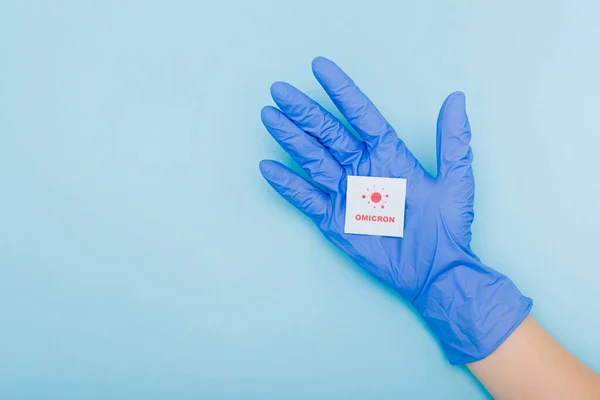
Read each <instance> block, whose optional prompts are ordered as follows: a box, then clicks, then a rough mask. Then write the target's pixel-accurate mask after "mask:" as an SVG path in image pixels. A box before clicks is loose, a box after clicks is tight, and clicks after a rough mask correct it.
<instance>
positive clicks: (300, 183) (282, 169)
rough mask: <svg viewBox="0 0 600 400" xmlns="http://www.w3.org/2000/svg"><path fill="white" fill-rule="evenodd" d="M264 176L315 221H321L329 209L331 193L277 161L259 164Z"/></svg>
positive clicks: (283, 195) (266, 161)
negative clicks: (328, 193)
mask: <svg viewBox="0 0 600 400" xmlns="http://www.w3.org/2000/svg"><path fill="white" fill-rule="evenodd" d="M259 167H260V172H261V174H262V176H263V177H264V178H265V179H266V180H267V182H269V184H270V185H271V186H272V187H273V189H275V191H276V192H277V193H279V194H280V195H281V196H282V197H283V198H284V199H286V200H287V201H289V202H290V203H291V204H292V205H293V206H294V207H296V208H297V209H298V210H300V211H302V212H303V213H304V214H306V215H307V216H308V217H310V218H311V219H312V220H313V221H315V222H318V221H321V220H322V219H323V218H324V217H325V215H326V214H327V210H328V209H329V204H330V199H329V195H327V194H326V193H325V192H323V191H322V190H320V189H319V188H317V187H316V186H315V185H313V184H312V183H310V182H308V181H307V180H306V179H304V178H302V177H301V176H299V175H298V174H296V173H295V172H293V171H291V170H290V169H289V168H287V167H286V166H284V165H282V164H281V163H279V162H277V161H272V160H263V161H261V162H260V164H259Z"/></svg>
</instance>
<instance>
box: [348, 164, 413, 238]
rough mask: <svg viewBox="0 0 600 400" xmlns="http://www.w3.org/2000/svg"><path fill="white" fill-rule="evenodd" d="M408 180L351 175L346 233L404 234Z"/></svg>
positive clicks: (400, 235)
mask: <svg viewBox="0 0 600 400" xmlns="http://www.w3.org/2000/svg"><path fill="white" fill-rule="evenodd" d="M405 204H406V179H402V178H377V177H372V176H348V186H347V190H346V224H345V226H344V232H345V233H357V234H362V235H375V236H393V237H403V236H404V206H405Z"/></svg>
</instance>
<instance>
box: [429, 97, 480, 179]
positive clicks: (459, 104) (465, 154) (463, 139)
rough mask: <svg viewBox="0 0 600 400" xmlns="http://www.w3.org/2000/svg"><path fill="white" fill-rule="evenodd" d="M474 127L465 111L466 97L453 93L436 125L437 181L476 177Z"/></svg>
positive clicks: (443, 106)
mask: <svg viewBox="0 0 600 400" xmlns="http://www.w3.org/2000/svg"><path fill="white" fill-rule="evenodd" d="M470 142H471V127H470V125H469V119H468V117H467V112H466V109H465V95H464V94H463V93H462V92H454V93H452V94H451V95H450V96H448V97H447V98H446V100H445V101H444V104H443V105H442V108H441V110H440V114H439V117H438V121H437V165H438V179H442V180H447V179H450V180H451V181H452V182H459V181H464V179H465V178H467V180H468V178H469V177H471V180H472V176H473V171H472V169H471V162H472V160H473V153H472V151H471V146H470Z"/></svg>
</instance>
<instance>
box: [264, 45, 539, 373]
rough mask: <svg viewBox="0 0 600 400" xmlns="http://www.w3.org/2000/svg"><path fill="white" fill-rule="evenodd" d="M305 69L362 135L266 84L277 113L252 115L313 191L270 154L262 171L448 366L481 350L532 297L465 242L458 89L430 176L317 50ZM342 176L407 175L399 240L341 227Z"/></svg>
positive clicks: (445, 108) (280, 86)
mask: <svg viewBox="0 0 600 400" xmlns="http://www.w3.org/2000/svg"><path fill="white" fill-rule="evenodd" d="M312 67H313V73H314V75H315V77H316V78H317V80H318V81H319V82H320V84H321V85H322V86H323V88H324V89H325V91H326V92H327V94H328V95H329V97H330V98H331V99H332V100H333V102H334V103H335V105H336V106H337V108H338V109H339V110H340V111H341V113H342V114H343V115H344V117H345V118H346V119H347V121H348V122H349V123H350V125H351V126H352V127H353V128H354V129H355V130H356V132H357V133H358V134H359V135H360V136H361V138H362V141H361V140H359V139H357V138H356V136H354V135H353V134H352V133H351V132H350V131H349V130H348V129H347V128H346V127H345V126H344V125H343V124H342V123H341V122H340V121H339V120H338V119H337V118H335V117H334V116H333V115H331V114H330V113H329V112H328V111H326V110H325V109H323V108H322V107H321V106H320V105H319V104H317V103H316V102H315V101H313V100H312V99H310V98H309V97H308V96H306V95H305V94H303V93H302V92H300V91H299V90H297V89H296V88H294V87H293V86H291V85H289V84H287V83H283V82H276V83H274V84H273V85H272V86H271V94H272V96H273V99H274V100H275V103H276V104H277V105H278V106H279V108H280V109H281V111H279V110H278V109H276V108H274V107H265V108H264V109H263V110H262V121H263V123H264V125H265V127H266V128H267V130H268V131H269V132H270V133H271V135H272V136H273V137H274V138H275V140H277V142H278V143H279V144H280V145H281V146H282V147H283V148H284V149H285V150H286V151H287V152H288V153H289V154H290V155H291V156H292V157H293V158H294V160H296V162H297V163H298V164H299V165H300V166H301V167H302V168H303V169H304V170H305V171H306V172H307V173H308V174H309V176H310V177H311V178H312V179H313V180H314V182H316V183H317V184H319V185H320V188H319V187H317V186H315V185H314V184H313V183H311V182H308V181H306V180H305V179H303V178H302V177H300V176H298V175H297V174H295V173H294V172H292V171H291V170H289V169H288V168H286V167H285V166H283V165H282V164H280V163H278V162H276V161H270V160H264V161H262V162H261V163H260V170H261V172H262V174H263V176H264V177H265V178H266V180H267V181H268V182H269V183H270V184H271V186H272V187H273V188H274V189H275V190H276V191H277V192H278V193H279V194H281V195H282V196H283V197H284V198H285V199H286V200H288V201H289V202H290V203H292V204H293V205H294V206H296V207H297V208H298V209H299V210H300V211H302V212H303V213H304V214H306V215H307V216H309V217H310V218H311V219H312V220H313V221H314V222H315V224H316V225H317V226H318V227H319V229H320V230H321V232H322V233H323V234H324V235H325V237H326V238H327V239H329V240H330V241H331V242H333V243H335V244H336V245H337V246H339V247H340V248H341V249H343V250H344V251H345V252H347V253H348V254H349V255H350V256H351V257H352V259H353V260H354V261H356V263H357V264H359V265H360V266H361V267H363V268H365V269H366V270H367V271H368V272H369V273H371V274H372V275H374V276H375V277H376V278H378V279H379V280H381V281H382V282H383V283H385V284H386V285H389V286H390V287H392V288H393V289H395V290H396V291H397V292H398V293H399V294H400V295H402V296H403V297H404V298H405V299H406V300H407V301H409V302H410V303H411V304H412V305H413V306H414V307H415V308H416V309H417V310H418V312H419V313H420V314H421V315H422V316H423V318H424V319H425V321H426V322H427V324H428V326H429V327H430V329H431V330H432V331H433V332H434V334H435V335H436V336H437V337H438V339H439V340H440V341H441V344H442V347H443V349H444V351H445V353H446V354H447V357H448V359H449V360H450V362H451V363H452V364H460V363H466V362H472V361H476V360H479V359H481V358H484V357H486V356H487V355H489V354H490V353H491V352H492V351H494V350H495V349H496V348H497V347H498V346H499V345H500V344H501V343H502V342H503V341H504V340H505V339H506V338H507V337H508V335H509V334H510V333H511V332H512V331H513V330H514V329H515V328H516V327H517V326H518V325H519V324H520V323H521V321H523V319H525V317H526V316H527V314H528V313H529V310H530V309H531V305H532V301H531V299H529V298H527V297H524V296H523V295H522V294H521V293H520V292H519V290H518V289H517V288H516V287H515V285H514V284H513V282H512V281H511V280H510V279H508V278H507V277H506V276H504V275H502V274H500V273H499V272H497V271H494V270H493V269H491V268H488V267H486V266H485V265H484V264H482V263H481V261H480V260H479V259H478V258H477V257H476V256H475V255H474V254H473V252H472V251H471V248H470V242H471V230H470V227H471V223H472V221H473V194H474V180H473V171H472V169H471V160H472V153H471V148H470V146H469V142H470V139H471V131H470V126H469V122H468V120H467V115H466V111H465V96H464V94H462V93H460V92H456V93H452V94H451V95H450V96H448V98H447V99H446V101H445V102H444V104H443V105H442V108H441V111H440V114H439V118H438V123H437V168H438V171H437V176H436V177H432V176H430V175H429V174H428V173H427V172H426V171H425V170H424V169H423V167H421V165H420V164H419V162H418V161H417V160H416V159H415V157H414V156H413V155H412V154H411V152H410V151H409V150H408V149H407V148H406V146H405V144H404V143H403V142H402V140H400V139H399V138H398V136H397V135H396V132H395V131H394V129H393V128H392V127H391V126H390V125H389V124H388V123H387V121H386V120H385V119H384V118H383V116H381V114H380V113H379V112H378V110H377V109H376V108H375V106H374V105H373V104H372V103H371V101H370V100H369V99H368V98H367V97H366V96H365V95H364V94H363V93H362V92H361V91H360V89H359V88H358V87H357V86H356V85H355V84H354V82H353V81H352V80H351V79H350V78H349V77H348V76H347V75H346V74H345V73H344V72H343V71H342V70H341V69H340V68H339V67H338V66H337V65H336V64H334V63H333V62H332V61H329V60H327V59H325V58H322V57H318V58H316V59H315V60H314V61H313V64H312ZM348 175H359V176H376V177H389V178H406V179H407V192H406V210H405V228H404V237H403V238H395V237H381V236H366V235H353V234H345V233H344V219H345V203H346V201H345V195H346V193H345V192H346V181H347V176H348Z"/></svg>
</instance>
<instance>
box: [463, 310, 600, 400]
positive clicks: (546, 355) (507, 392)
mask: <svg viewBox="0 0 600 400" xmlns="http://www.w3.org/2000/svg"><path fill="white" fill-rule="evenodd" d="M467 366H468V368H469V369H470V370H471V372H473V374H474V375H475V376H476V377H477V378H478V379H479V380H480V381H481V383H482V384H483V385H484V386H485V387H486V388H487V390H488V391H489V392H490V393H491V394H492V396H494V398H495V399H545V400H553V399H600V376H599V375H598V374H596V373H595V372H594V371H593V370H591V369H590V368H589V367H587V366H586V365H585V364H584V363H583V362H581V361H579V360H578V359H577V358H576V357H575V356H573V355H572V354H571V353H569V352H568V351H567V350H566V349H565V348H564V347H562V346H561V345H560V344H559V343H558V342H557V341H556V340H554V338H552V336H550V334H548V333H547V332H546V331H545V330H544V328H542V327H541V326H540V325H539V324H538V323H537V322H536V321H535V320H534V319H533V318H532V317H531V316H529V317H527V318H526V319H525V320H524V321H523V322H522V323H521V324H520V325H519V326H518V327H517V329H515V331H514V332H513V333H512V334H511V335H510V336H509V337H508V338H507V339H506V341H504V343H502V344H501V345H500V346H499V347H498V348H497V349H496V350H495V351H494V352H493V353H491V354H490V355H489V356H487V357H486V358H484V359H482V360H479V361H476V362H473V363H470V364H467Z"/></svg>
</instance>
